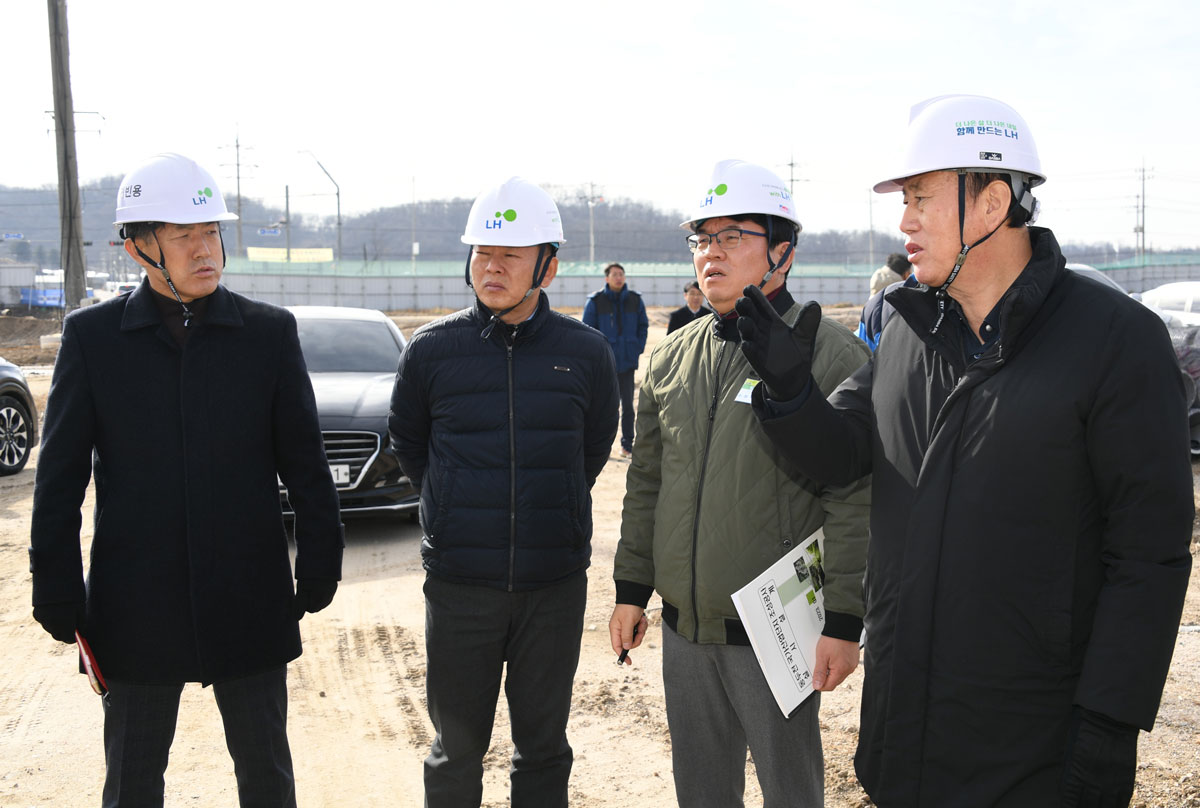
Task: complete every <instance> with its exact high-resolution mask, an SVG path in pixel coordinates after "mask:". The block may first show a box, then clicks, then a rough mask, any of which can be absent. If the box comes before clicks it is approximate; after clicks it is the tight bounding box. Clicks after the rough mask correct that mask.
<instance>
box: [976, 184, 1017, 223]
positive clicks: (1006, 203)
mask: <svg viewBox="0 0 1200 808" xmlns="http://www.w3.org/2000/svg"><path fill="white" fill-rule="evenodd" d="M1012 199H1013V191H1012V186H1010V185H1009V184H1008V183H1007V182H1005V181H1004V180H992V181H991V182H989V183H988V187H987V188H985V189H984V192H983V201H984V203H985V207H984V217H985V219H986V221H987V229H988V230H993V229H994V228H996V227H997V226H999V225H1000V223H1001V222H1003V221H1004V220H1005V219H1007V218H1008V211H1009V209H1010V207H1011V206H1012Z"/></svg>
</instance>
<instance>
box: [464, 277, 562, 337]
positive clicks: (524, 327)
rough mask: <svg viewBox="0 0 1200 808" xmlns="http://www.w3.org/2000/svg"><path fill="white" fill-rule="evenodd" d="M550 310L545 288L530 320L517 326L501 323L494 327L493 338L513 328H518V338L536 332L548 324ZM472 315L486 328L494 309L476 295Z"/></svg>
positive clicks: (481, 326) (480, 325)
mask: <svg viewBox="0 0 1200 808" xmlns="http://www.w3.org/2000/svg"><path fill="white" fill-rule="evenodd" d="M549 311H550V298H549V297H548V296H547V295H546V290H545V289H543V290H542V292H541V294H540V295H538V302H537V308H535V309H534V310H533V316H532V317H530V318H529V319H528V320H524V321H523V322H520V323H517V324H516V326H511V325H507V324H505V323H499V324H497V326H496V328H494V329H492V335H491V336H492V338H493V339H494V338H496V337H497V336H503V334H504V333H505V332H506V331H508V332H511V331H512V329H513V328H516V330H517V337H518V339H519V338H521V337H522V336H527V335H532V334H536V333H537V332H538V331H540V330H541V329H542V327H543V326H544V325H545V324H546V321H547V320H549V319H550V317H549V316H548V314H549ZM471 316H472V317H474V318H475V321H476V322H477V323H479V327H480V328H481V329H482V328H486V327H487V325H488V323H490V322H491V321H492V310H491V309H489V308H488V307H487V306H485V305H483V301H482V300H480V299H479V297H478V296H476V298H475V307H474V310H473V311H472V313H471Z"/></svg>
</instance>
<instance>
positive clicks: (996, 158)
mask: <svg viewBox="0 0 1200 808" xmlns="http://www.w3.org/2000/svg"><path fill="white" fill-rule="evenodd" d="M979 159H980V160H991V161H992V162H996V163H1002V162H1004V155H1003V154H1001V153H1000V152H998V151H981V152H980V153H979Z"/></svg>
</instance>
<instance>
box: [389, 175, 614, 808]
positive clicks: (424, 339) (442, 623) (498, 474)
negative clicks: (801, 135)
mask: <svg viewBox="0 0 1200 808" xmlns="http://www.w3.org/2000/svg"><path fill="white" fill-rule="evenodd" d="M462 240H463V242H464V243H466V244H470V245H472V249H471V252H470V256H469V258H468V262H467V283H468V284H469V285H471V286H473V287H474V289H475V294H476V297H477V299H476V301H475V305H474V306H473V307H472V308H469V309H464V310H463V311H460V312H458V313H457V314H452V315H450V316H449V317H445V318H443V319H441V320H437V321H435V322H432V323H430V324H428V325H426V326H424V327H422V328H419V329H417V331H416V332H415V333H414V334H413V337H412V339H411V340H410V341H409V343H408V346H407V347H406V348H405V351H404V353H403V355H402V356H401V359H400V368H399V371H398V373H397V378H396V386H395V390H394V392H393V394H392V413H391V417H390V419H389V422H388V423H389V427H390V429H391V435H392V443H393V446H394V447H395V450H396V454H397V456H398V457H399V459H400V465H401V467H402V468H403V469H404V473H405V474H407V475H408V476H409V478H410V479H411V480H412V481H413V483H414V484H416V485H418V486H419V487H420V489H421V527H422V530H423V532H424V538H423V540H422V542H421V555H422V558H423V561H424V565H425V569H426V572H427V575H426V579H425V588H424V591H425V647H426V653H427V656H428V665H427V669H426V679H425V686H426V696H427V700H428V704H429V717H430V718H431V719H432V721H433V726H434V730H435V731H436V733H437V735H436V737H435V738H434V740H433V745H432V749H431V751H430V754H429V756H428V757H427V758H426V759H425V805H426V806H429V808H463V807H464V806H478V805H479V804H480V801H481V799H482V795H483V756H484V754H485V753H486V752H487V750H488V745H489V742H490V740H491V734H492V722H493V719H494V717H495V714H496V700H497V698H498V696H499V692H500V681H501V678H504V682H505V694H506V695H507V697H508V708H509V715H510V717H511V723H512V738H513V745H514V747H515V751H514V753H513V760H512V803H511V804H512V806H513V808H558V807H559V806H566V805H567V780H568V777H569V775H570V773H571V763H572V759H573V756H572V752H571V747H570V745H569V744H568V743H567V736H566V728H567V718H568V715H569V713H570V708H571V688H572V682H573V679H574V676H575V668H576V666H577V664H578V662H579V645H580V640H581V637H582V634H583V612H584V602H585V598H586V595H587V575H586V572H585V570H586V569H587V567H588V562H589V558H590V555H591V536H592V512H591V511H592V508H591V487H592V484H593V483H594V482H595V481H596V477H597V476H598V475H599V474H600V470H601V469H602V468H603V467H604V463H605V462H606V461H607V459H608V455H609V452H610V451H611V449H612V441H613V437H614V436H615V435H616V431H617V380H616V374H615V372H614V370H613V355H612V351H610V350H609V348H608V344H607V343H606V342H605V340H604V338H603V337H602V336H601V335H600V334H597V333H596V332H595V331H594V330H592V329H590V328H587V327H586V326H584V325H582V324H581V323H580V322H579V321H578V320H575V319H574V318H571V317H567V316H565V315H562V314H559V313H558V312H555V311H551V309H550V304H549V301H548V299H547V297H546V295H545V294H543V293H542V289H544V288H545V287H548V286H549V285H550V282H551V281H552V280H553V279H554V276H555V273H556V272H557V271H558V259H557V258H556V257H555V253H556V252H557V251H558V246H559V244H561V243H562V241H563V234H562V223H561V220H560V218H559V215H558V208H557V207H556V206H555V204H554V201H553V200H552V199H551V198H550V196H549V194H547V193H546V192H545V191H543V190H542V189H541V188H539V187H537V186H536V185H533V184H532V183H529V182H526V181H525V180H522V179H519V178H516V177H514V178H512V179H510V180H508V181H507V182H504V183H502V184H501V185H499V186H496V187H494V188H491V189H489V190H487V191H485V192H484V193H483V194H482V195H481V196H480V197H479V198H478V199H476V200H475V204H474V205H473V206H472V208H471V212H470V215H469V217H468V219H467V226H466V232H465V233H464V234H463V237H462ZM499 245H503V246H499ZM506 666H507V671H506V670H505V668H506Z"/></svg>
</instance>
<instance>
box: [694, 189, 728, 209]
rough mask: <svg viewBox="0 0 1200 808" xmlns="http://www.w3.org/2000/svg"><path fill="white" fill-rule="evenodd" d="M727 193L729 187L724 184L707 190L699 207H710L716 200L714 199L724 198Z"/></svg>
mask: <svg viewBox="0 0 1200 808" xmlns="http://www.w3.org/2000/svg"><path fill="white" fill-rule="evenodd" d="M728 192H729V186H728V185H726V184H725V183H721V184H720V185H718V186H717V187H716V188H709V189H708V193H707V194H705V196H704V201H703V202H701V203H700V207H702V208H707V207H708V206H709V205H711V204H712V203H713V202H715V201H716V199H715V198H714V197H718V196H725V194H726V193H728Z"/></svg>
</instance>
